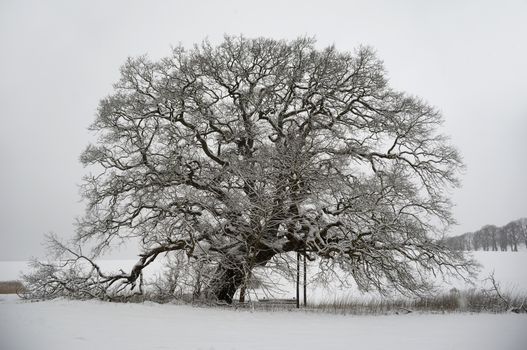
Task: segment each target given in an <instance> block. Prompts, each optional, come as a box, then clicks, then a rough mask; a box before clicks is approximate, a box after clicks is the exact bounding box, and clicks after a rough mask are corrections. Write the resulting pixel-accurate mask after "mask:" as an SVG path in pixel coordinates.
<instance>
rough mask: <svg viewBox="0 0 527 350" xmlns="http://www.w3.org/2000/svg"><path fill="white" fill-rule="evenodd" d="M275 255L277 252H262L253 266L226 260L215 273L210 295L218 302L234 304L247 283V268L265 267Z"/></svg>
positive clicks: (253, 261)
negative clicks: (237, 293) (239, 289)
mask: <svg viewBox="0 0 527 350" xmlns="http://www.w3.org/2000/svg"><path fill="white" fill-rule="evenodd" d="M275 254H276V252H274V251H271V250H262V251H260V252H259V253H258V254H256V256H255V257H254V258H253V259H252V261H251V264H247V263H246V266H243V263H240V262H238V263H234V262H233V261H234V260H235V259H227V258H226V259H225V261H224V263H223V264H220V266H218V268H217V269H216V271H215V273H214V277H213V278H212V281H211V283H210V289H209V295H211V296H213V297H214V298H215V299H216V300H218V301H224V302H226V303H228V304H232V301H233V299H234V294H236V291H237V290H238V288H240V287H242V285H243V284H244V282H245V277H246V276H245V275H244V274H245V273H246V271H248V270H249V269H248V268H247V267H248V266H251V267H252V268H253V267H257V266H264V265H265V264H267V262H268V261H269V260H271V258H272V257H273V256H274V255H275ZM249 273H250V271H249Z"/></svg>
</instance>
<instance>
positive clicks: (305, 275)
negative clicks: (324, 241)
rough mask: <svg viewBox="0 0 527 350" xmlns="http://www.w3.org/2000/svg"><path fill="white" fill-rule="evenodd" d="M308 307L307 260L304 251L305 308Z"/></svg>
mask: <svg viewBox="0 0 527 350" xmlns="http://www.w3.org/2000/svg"><path fill="white" fill-rule="evenodd" d="M306 306H307V259H306V252H305V251H304V307H306Z"/></svg>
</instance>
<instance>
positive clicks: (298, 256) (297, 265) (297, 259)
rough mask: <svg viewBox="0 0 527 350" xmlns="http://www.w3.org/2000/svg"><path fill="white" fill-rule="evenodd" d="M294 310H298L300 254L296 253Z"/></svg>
mask: <svg viewBox="0 0 527 350" xmlns="http://www.w3.org/2000/svg"><path fill="white" fill-rule="evenodd" d="M296 308H297V309H300V253H298V252H297V253H296Z"/></svg>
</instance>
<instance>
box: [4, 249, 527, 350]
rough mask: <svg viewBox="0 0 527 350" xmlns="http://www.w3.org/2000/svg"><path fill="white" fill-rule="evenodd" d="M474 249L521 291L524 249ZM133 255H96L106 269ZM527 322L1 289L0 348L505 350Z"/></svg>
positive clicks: (9, 267) (526, 286)
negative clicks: (38, 297)
mask: <svg viewBox="0 0 527 350" xmlns="http://www.w3.org/2000/svg"><path fill="white" fill-rule="evenodd" d="M475 255H476V256H475V257H476V258H477V259H478V260H479V261H480V262H481V263H482V264H483V266H484V268H483V270H482V272H481V274H480V276H481V278H480V279H482V278H484V277H486V276H487V275H488V274H489V273H490V272H492V271H494V272H495V275H496V278H497V279H498V280H499V281H500V283H501V284H502V285H503V287H504V288H505V289H509V290H511V289H512V290H515V291H521V290H527V269H525V266H527V264H526V263H527V252H519V253H501V252H477V253H476V254H475ZM133 264H134V261H104V262H102V265H103V267H104V268H105V269H109V270H115V269H118V268H119V267H123V268H129V267H131V266H132V265H133ZM160 268H161V267H160V266H157V267H156V266H154V268H153V269H152V270H150V271H149V273H150V274H152V275H154V274H155V273H158V272H159V271H160ZM25 270H27V266H26V263H25V262H0V280H13V279H17V278H18V277H19V273H20V271H25ZM285 287H286V288H289V287H287V286H285ZM445 287H448V285H445ZM289 293H291V291H289ZM309 293H310V294H309V296H310V299H311V300H313V299H316V298H319V299H321V300H323V299H326V300H331V298H334V297H338V296H339V295H340V296H342V295H349V294H350V293H351V294H352V295H353V293H356V292H354V291H353V290H343V289H338V290H336V289H333V290H332V289H323V288H322V289H321V288H318V289H313V288H312V289H311V290H310V292H309ZM317 295H318V296H317ZM290 296H292V295H290ZM525 330H527V315H525V314H523V315H517V314H512V313H507V314H498V315H495V314H485V313H483V314H419V313H412V314H408V315H383V316H351V315H347V316H343V315H333V314H324V313H315V312H304V311H296V310H295V311H261V310H260V311H256V312H251V311H249V310H229V309H221V308H199V307H192V306H184V305H173V304H165V305H159V304H154V303H145V304H119V303H105V302H100V301H68V300H62V299H59V300H53V301H45V302H26V301H22V300H19V299H18V297H16V296H14V295H0V349H1V350H4V349H5V350H26V349H27V350H41V349H55V350H62V349H64V350H66V349H67V350H71V349H76V350H82V349H90V350H91V349H97V350H104V349H111V350H115V349H126V350H133V349H141V350H143V349H207V350H209V349H302V350H310V349H317V350H319V349H350V348H359V349H405V350H414V349H416V350H417V349H419V350H421V349H426V350H433V349H478V350H485V349H504V350H505V349H527V332H526V331H525Z"/></svg>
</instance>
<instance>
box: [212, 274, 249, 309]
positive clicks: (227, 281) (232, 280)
mask: <svg viewBox="0 0 527 350" xmlns="http://www.w3.org/2000/svg"><path fill="white" fill-rule="evenodd" d="M243 277H244V276H243V269H242V268H241V267H240V268H236V267H225V266H223V265H220V266H219V267H218V268H217V269H216V271H215V275H214V277H213V279H212V281H211V290H210V292H211V294H212V295H213V296H214V297H215V298H216V299H217V300H218V301H224V302H226V303H228V304H232V300H233V298H234V294H235V293H236V290H238V288H239V287H240V286H241V285H242V283H243Z"/></svg>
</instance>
